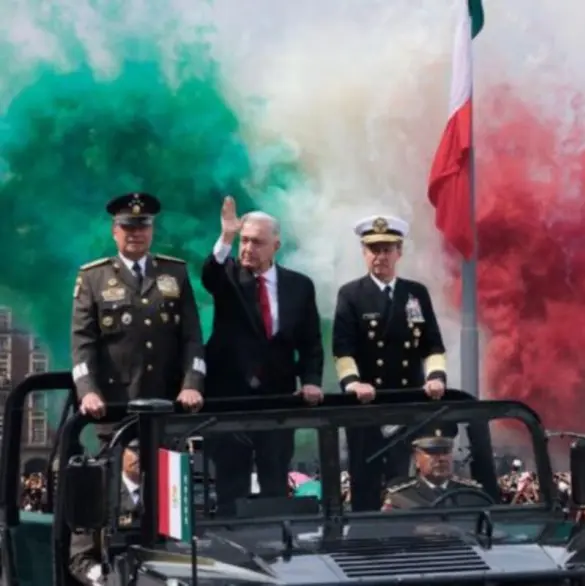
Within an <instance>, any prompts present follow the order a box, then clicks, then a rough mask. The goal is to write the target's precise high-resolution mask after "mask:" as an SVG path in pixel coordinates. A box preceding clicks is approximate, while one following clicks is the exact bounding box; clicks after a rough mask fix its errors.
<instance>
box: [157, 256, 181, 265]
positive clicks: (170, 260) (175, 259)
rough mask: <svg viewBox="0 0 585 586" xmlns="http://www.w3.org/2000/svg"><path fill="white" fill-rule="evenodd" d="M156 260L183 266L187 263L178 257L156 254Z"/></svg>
mask: <svg viewBox="0 0 585 586" xmlns="http://www.w3.org/2000/svg"><path fill="white" fill-rule="evenodd" d="M154 258H156V260H168V261H169V262H178V263H180V264H183V265H184V264H185V263H186V261H184V260H183V259H182V258H177V257H176V256H167V255H166V254H155V255H154Z"/></svg>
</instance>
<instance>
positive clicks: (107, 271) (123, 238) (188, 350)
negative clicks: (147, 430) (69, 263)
mask: <svg viewBox="0 0 585 586" xmlns="http://www.w3.org/2000/svg"><path fill="white" fill-rule="evenodd" d="M160 207H161V206H160V203H159V201H158V199H156V198H155V197H154V196H152V195H149V194H146V193H133V194H128V195H123V196H120V197H117V198H115V199H113V200H112V201H110V202H109V203H108V205H107V208H106V209H107V211H108V212H109V213H110V214H111V215H112V216H113V220H114V224H113V229H112V232H113V237H114V241H115V242H116V246H117V248H118V254H117V255H116V256H112V257H107V258H102V259H99V260H96V261H94V262H91V263H89V264H86V265H84V266H82V267H81V269H80V271H79V275H78V277H77V281H76V284H75V290H74V294H73V297H74V300H73V317H72V328H71V331H72V355H73V365H74V366H73V379H74V381H75V385H76V387H77V394H78V397H79V400H80V403H81V411H82V412H83V413H88V414H90V415H92V416H94V417H100V416H102V415H103V413H104V412H105V404H106V403H107V402H123V401H127V400H130V399H134V398H137V397H156V398H169V399H176V400H178V401H179V402H180V403H182V404H183V405H184V406H186V407H189V408H199V407H200V406H201V405H202V404H203V396H202V393H203V381H204V375H205V360H204V346H203V339H202V335H201V327H200V323H199V313H198V311H197V306H196V303H195V298H194V295H193V289H192V288H191V284H190V282H189V276H188V274H187V268H186V265H185V262H184V261H182V260H180V259H177V258H173V257H168V256H164V255H160V254H151V253H150V252H149V250H150V245H151V242H152V236H153V221H154V217H155V216H156V214H157V213H158V212H159V211H160Z"/></svg>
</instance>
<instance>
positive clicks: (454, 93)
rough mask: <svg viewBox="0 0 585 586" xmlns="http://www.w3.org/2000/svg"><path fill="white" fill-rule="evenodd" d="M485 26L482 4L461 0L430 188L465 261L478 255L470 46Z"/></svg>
mask: <svg viewBox="0 0 585 586" xmlns="http://www.w3.org/2000/svg"><path fill="white" fill-rule="evenodd" d="M483 22H484V15H483V7H482V3H481V0H458V12H457V23H456V27H455V44H454V50H453V65H452V78H451V94H450V100H449V119H448V121H447V126H446V127H445V130H444V132H443V136H442V137H441V141H440V143H439V148H438V149H437V152H436V154H435V158H434V161H433V165H432V168H431V174H430V178H429V189H428V196H429V200H430V202H431V203H432V205H433V206H434V207H435V210H436V215H435V222H436V225H437V228H439V230H440V231H441V232H442V233H443V236H444V237H445V240H446V241H447V242H448V243H449V244H450V245H451V246H453V247H454V248H455V249H456V250H458V251H459V252H460V253H461V255H462V256H463V257H464V258H466V259H469V258H471V256H472V254H473V225H472V222H473V216H472V210H471V175H470V168H471V163H472V161H471V156H472V150H471V147H472V141H471V136H472V47H471V45H472V39H474V38H475V37H476V36H477V35H478V34H479V32H480V30H481V29H482V28H483Z"/></svg>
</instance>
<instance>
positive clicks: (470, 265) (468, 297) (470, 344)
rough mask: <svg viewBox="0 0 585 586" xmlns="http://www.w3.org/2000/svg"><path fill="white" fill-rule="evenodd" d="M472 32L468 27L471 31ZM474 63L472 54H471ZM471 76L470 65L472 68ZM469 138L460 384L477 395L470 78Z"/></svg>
mask: <svg viewBox="0 0 585 586" xmlns="http://www.w3.org/2000/svg"><path fill="white" fill-rule="evenodd" d="M470 35H471V31H470ZM471 64H472V65H473V58H471ZM471 79H472V80H473V68H472V70H471ZM471 88H472V89H471V104H472V109H471V129H470V132H471V142H470V145H471V146H470V149H469V183H470V185H469V198H470V209H471V217H470V222H471V230H472V237H473V252H472V255H471V258H470V259H469V260H465V259H464V260H463V265H462V267H461V282H462V303H461V353H460V354H461V388H462V389H463V390H465V391H467V392H468V393H470V394H471V395H473V396H474V397H477V398H478V399H479V398H480V397H479V327H478V311H477V222H476V219H475V202H476V198H475V141H474V138H473V113H474V108H473V81H472V84H471Z"/></svg>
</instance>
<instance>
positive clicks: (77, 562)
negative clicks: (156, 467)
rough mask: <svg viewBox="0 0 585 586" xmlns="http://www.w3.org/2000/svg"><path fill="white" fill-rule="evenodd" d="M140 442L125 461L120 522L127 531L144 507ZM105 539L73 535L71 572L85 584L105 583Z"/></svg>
mask: <svg viewBox="0 0 585 586" xmlns="http://www.w3.org/2000/svg"><path fill="white" fill-rule="evenodd" d="M139 452H140V451H139V444H138V441H137V440H133V441H131V442H130V443H129V444H128V446H127V447H126V449H125V450H124V454H123V457H122V483H121V489H120V509H119V510H120V518H119V520H118V524H119V525H120V526H121V527H123V526H127V525H131V524H133V523H135V522H136V521H137V520H138V516H139V505H140V453H139ZM101 539H102V537H101V535H100V534H98V533H96V532H93V531H73V532H72V534H71V546H70V548H69V571H70V573H71V575H72V576H74V577H75V578H76V579H77V580H78V581H79V582H81V584H85V585H86V586H97V585H100V584H102V583H103V575H102V566H101V563H102V558H101V554H102V544H101Z"/></svg>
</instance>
